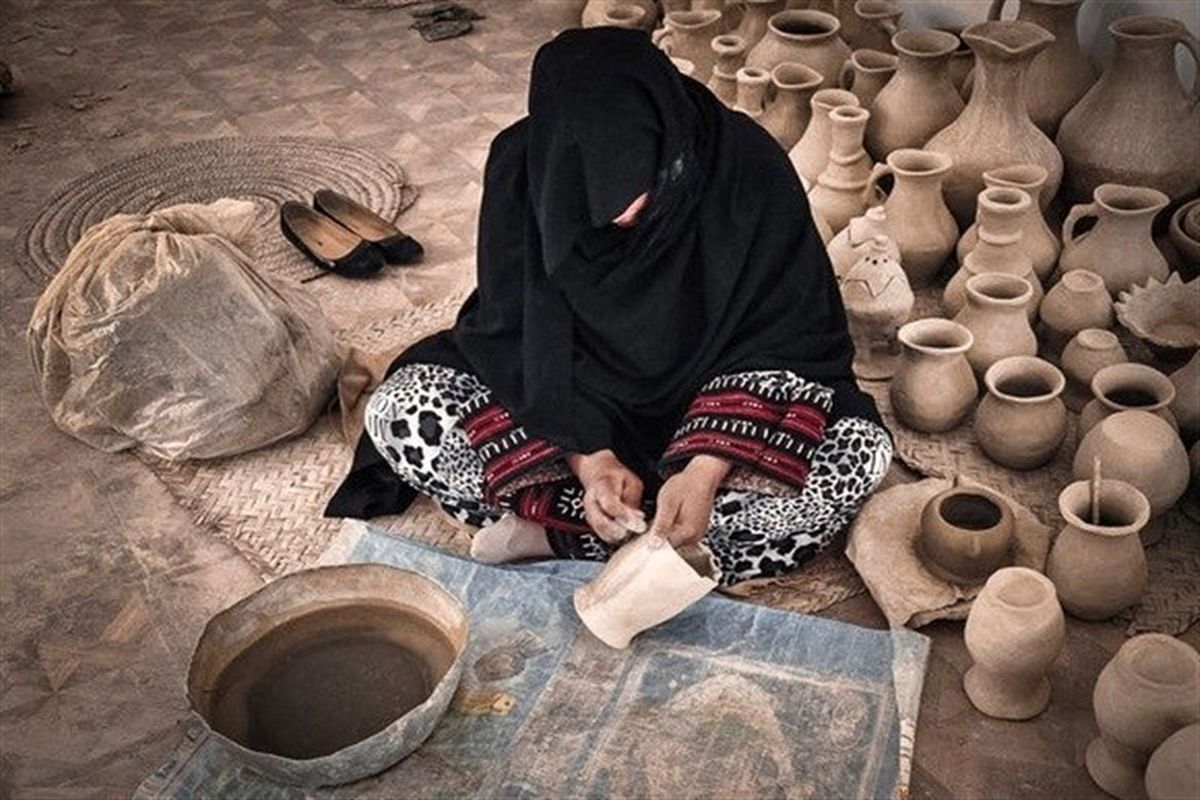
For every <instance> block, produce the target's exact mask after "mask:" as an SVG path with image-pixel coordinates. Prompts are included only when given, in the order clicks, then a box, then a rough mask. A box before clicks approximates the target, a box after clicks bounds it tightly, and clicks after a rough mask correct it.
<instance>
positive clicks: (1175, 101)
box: [1056, 15, 1200, 201]
mask: <svg viewBox="0 0 1200 800" xmlns="http://www.w3.org/2000/svg"><path fill="white" fill-rule="evenodd" d="M1108 31H1109V33H1111V34H1112V37H1113V44H1114V45H1115V51H1114V53H1113V58H1112V61H1111V62H1110V63H1109V65H1108V67H1107V68H1106V69H1105V70H1104V74H1103V75H1101V76H1100V80H1098V81H1097V82H1096V85H1095V86H1093V87H1092V88H1091V89H1089V90H1088V93H1087V94H1085V95H1084V96H1083V99H1082V100H1080V101H1079V102H1078V103H1077V104H1076V105H1075V107H1074V108H1072V109H1071V110H1070V112H1068V114H1067V115H1066V116H1065V117H1064V118H1063V120H1062V123H1061V124H1060V125H1059V128H1058V138H1057V140H1056V141H1057V143H1058V149H1059V150H1060V151H1061V152H1062V156H1063V160H1064V161H1065V162H1066V167H1067V175H1066V195H1067V197H1069V198H1070V199H1073V200H1075V201H1082V200H1084V199H1085V198H1087V197H1089V196H1091V194H1092V192H1093V191H1095V189H1096V187H1098V186H1100V185H1101V184H1103V183H1122V184H1126V185H1129V186H1147V187H1150V188H1152V189H1157V190H1158V191H1160V192H1163V193H1165V194H1166V195H1168V196H1169V197H1170V198H1171V199H1172V200H1179V199H1182V198H1184V197H1186V196H1187V195H1188V194H1189V193H1191V192H1194V191H1195V190H1196V188H1197V187H1198V186H1200V159H1198V158H1196V142H1197V141H1200V103H1197V100H1198V99H1200V84H1196V83H1193V85H1192V89H1191V92H1187V91H1185V90H1184V88H1183V86H1182V84H1180V82H1179V76H1178V73H1177V72H1176V69H1175V48H1176V47H1177V46H1178V45H1180V44H1183V45H1186V46H1187V48H1188V49H1189V50H1191V52H1192V57H1193V59H1195V58H1197V56H1198V55H1200V41H1198V40H1197V39H1196V37H1195V36H1193V35H1192V34H1191V33H1189V32H1188V31H1187V29H1186V28H1185V27H1184V26H1183V23H1182V22H1180V21H1178V20H1175V19H1171V18H1169V17H1154V16H1140V15H1139V16H1129V17H1122V18H1121V19H1118V20H1116V21H1115V22H1113V23H1112V24H1111V25H1109V26H1108Z"/></svg>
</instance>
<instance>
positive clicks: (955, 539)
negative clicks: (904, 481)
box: [917, 482, 1016, 584]
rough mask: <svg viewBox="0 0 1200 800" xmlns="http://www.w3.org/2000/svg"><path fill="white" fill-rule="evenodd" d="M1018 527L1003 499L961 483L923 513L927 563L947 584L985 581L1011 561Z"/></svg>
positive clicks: (923, 554) (922, 544)
mask: <svg viewBox="0 0 1200 800" xmlns="http://www.w3.org/2000/svg"><path fill="white" fill-rule="evenodd" d="M1015 525H1016V523H1015V522H1014V518H1013V513H1012V508H1011V507H1010V506H1009V504H1008V501H1007V500H1005V499H1004V498H1003V497H1001V496H1000V495H998V494H996V493H995V492H993V491H991V490H990V489H984V488H982V487H974V486H960V485H958V483H957V482H956V483H955V486H953V487H952V488H950V489H947V490H946V491H944V492H941V493H940V494H938V495H936V496H935V497H934V498H933V499H932V500H930V501H929V502H928V503H926V504H925V508H924V510H922V511H921V534H920V538H919V539H918V540H917V541H918V543H919V547H920V553H921V561H922V563H924V564H925V566H926V567H927V568H928V569H929V570H930V571H931V572H933V573H934V574H935V575H937V576H938V577H940V578H943V579H944V580H948V581H951V582H952V583H959V584H974V583H979V582H980V581H983V580H985V579H986V578H987V577H988V576H989V575H991V574H992V573H993V572H995V571H996V570H997V569H999V568H1000V567H1001V566H1003V565H1004V564H1005V563H1006V562H1007V561H1008V560H1009V551H1010V549H1011V548H1012V542H1013V531H1014V528H1015Z"/></svg>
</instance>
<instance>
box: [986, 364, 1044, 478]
mask: <svg viewBox="0 0 1200 800" xmlns="http://www.w3.org/2000/svg"><path fill="white" fill-rule="evenodd" d="M983 383H984V385H985V386H986V387H987V395H985V396H984V398H983V401H982V402H981V403H980V404H979V408H978V409H976V411H975V438H976V439H978V440H979V447H980V449H981V450H983V452H984V454H985V455H987V457H988V458H990V459H991V460H992V461H995V462H996V463H997V464H999V465H1001V466H1004V467H1008V468H1009V469H1020V470H1029V469H1037V468H1038V467H1040V466H1043V465H1045V464H1047V463H1049V462H1050V461H1052V460H1053V459H1054V455H1055V454H1056V453H1057V452H1058V448H1059V445H1061V444H1062V441H1063V439H1064V438H1065V437H1066V435H1067V408H1066V406H1064V405H1063V402H1062V399H1061V398H1060V395H1061V394H1062V391H1063V389H1064V388H1066V379H1065V378H1064V377H1063V374H1062V373H1061V372H1059V370H1058V368H1057V367H1055V366H1054V365H1053V364H1051V363H1049V362H1048V361H1043V360H1042V359H1040V358H1034V357H1033V356H1010V357H1009V358H1003V359H1001V360H999V361H997V362H996V363H995V364H993V365H992V366H991V367H990V368H989V369H988V371H987V374H986V375H984V378H983Z"/></svg>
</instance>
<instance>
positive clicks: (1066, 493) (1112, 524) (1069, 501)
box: [1058, 478, 1150, 538]
mask: <svg viewBox="0 0 1200 800" xmlns="http://www.w3.org/2000/svg"><path fill="white" fill-rule="evenodd" d="M1091 509H1092V481H1090V480H1085V481H1075V482H1074V483H1071V484H1068V485H1067V487H1066V488H1064V489H1063V490H1062V492H1060V493H1059V495H1058V510H1059V513H1061V514H1062V516H1063V519H1065V520H1066V521H1067V522H1068V523H1070V524H1071V525H1073V526H1074V527H1076V528H1079V529H1080V530H1082V531H1086V532H1087V533H1091V534H1095V535H1097V536H1109V537H1113V538H1117V537H1120V536H1128V535H1129V534H1132V533H1137V532H1138V531H1140V530H1141V529H1142V528H1144V527H1146V523H1147V522H1149V521H1150V501H1149V500H1148V499H1146V495H1144V494H1142V492H1141V490H1140V489H1138V488H1137V487H1136V486H1134V485H1133V484H1131V483H1126V482H1125V481H1120V480H1115V479H1112V478H1102V479H1101V480H1100V517H1101V520H1102V522H1100V523H1095V522H1092V521H1091V520H1092V517H1091V514H1092V511H1091Z"/></svg>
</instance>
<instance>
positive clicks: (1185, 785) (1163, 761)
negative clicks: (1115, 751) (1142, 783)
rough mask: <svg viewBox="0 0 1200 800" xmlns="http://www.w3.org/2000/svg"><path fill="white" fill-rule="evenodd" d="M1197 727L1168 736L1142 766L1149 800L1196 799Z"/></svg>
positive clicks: (1199, 767)
mask: <svg viewBox="0 0 1200 800" xmlns="http://www.w3.org/2000/svg"><path fill="white" fill-rule="evenodd" d="M1196 753H1200V724H1197V723H1192V724H1191V725H1188V726H1187V727H1186V728H1180V729H1179V730H1177V731H1175V733H1172V734H1171V735H1170V736H1168V737H1167V738H1166V739H1165V740H1163V743H1162V744H1160V745H1159V746H1158V747H1157V748H1156V749H1155V751H1154V754H1153V755H1152V756H1150V761H1149V762H1148V763H1147V764H1146V794H1147V796H1148V797H1149V800H1189V798H1193V797H1200V759H1197V758H1196Z"/></svg>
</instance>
